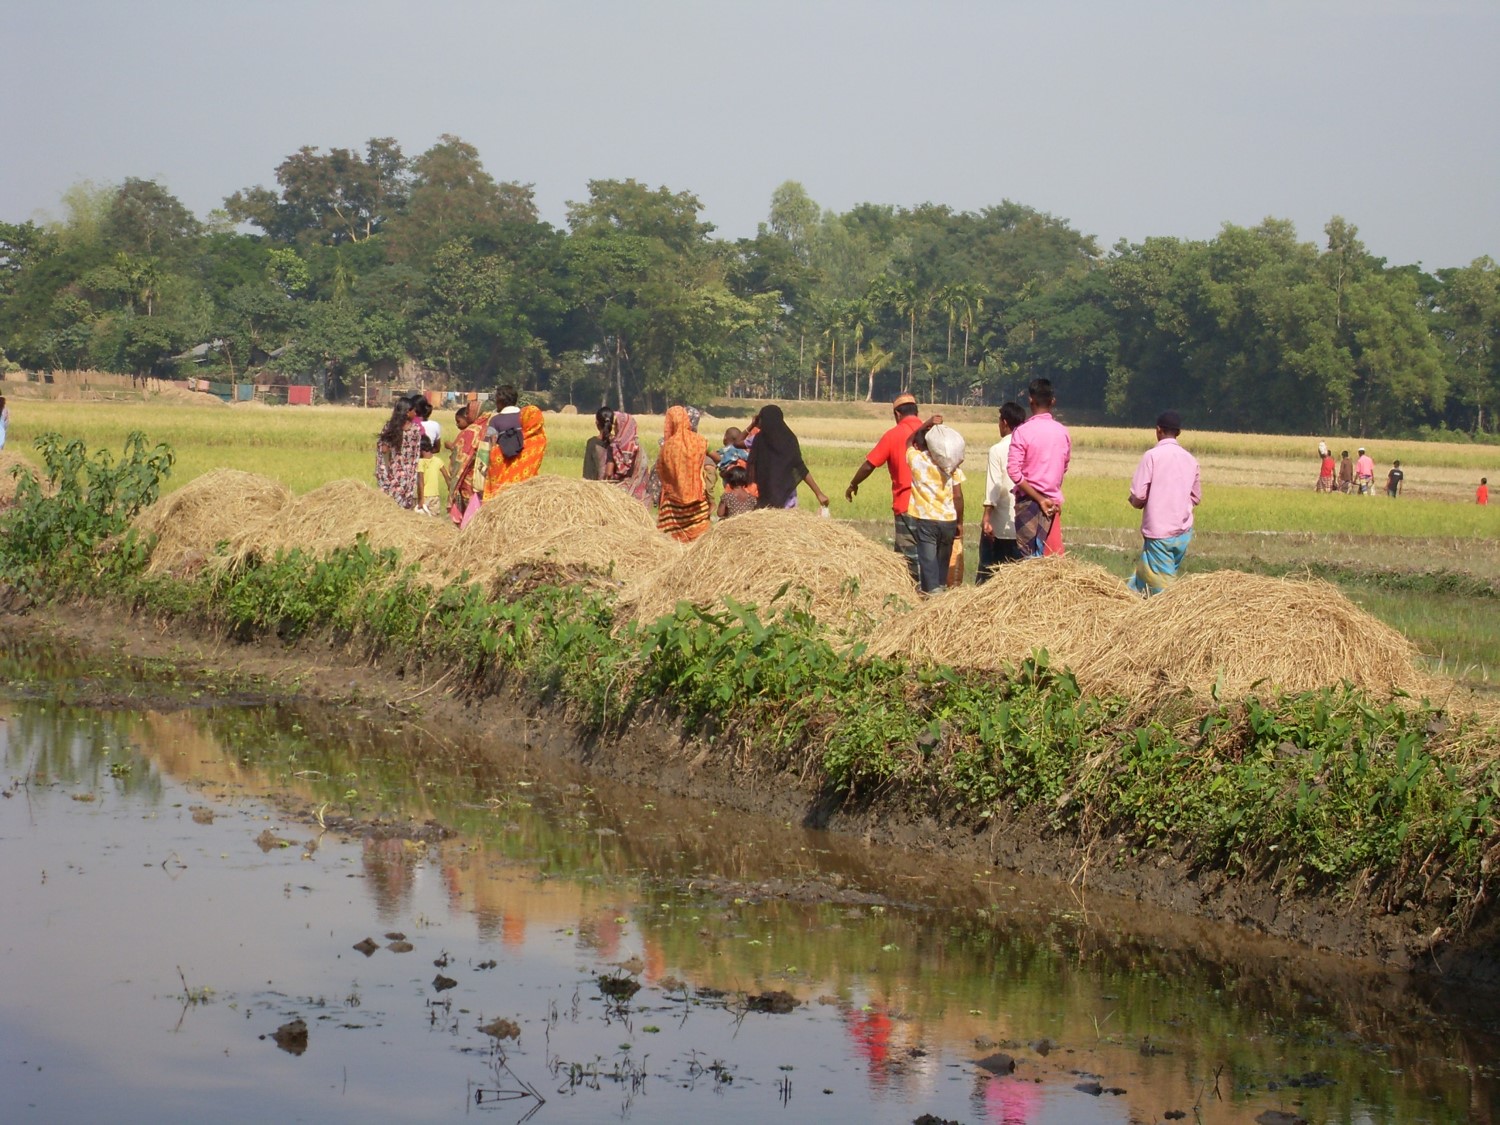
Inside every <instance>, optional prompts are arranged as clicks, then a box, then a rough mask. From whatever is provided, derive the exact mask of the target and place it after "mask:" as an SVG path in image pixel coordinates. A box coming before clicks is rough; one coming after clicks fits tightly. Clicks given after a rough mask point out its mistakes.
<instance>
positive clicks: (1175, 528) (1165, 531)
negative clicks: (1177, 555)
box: [1130, 437, 1203, 539]
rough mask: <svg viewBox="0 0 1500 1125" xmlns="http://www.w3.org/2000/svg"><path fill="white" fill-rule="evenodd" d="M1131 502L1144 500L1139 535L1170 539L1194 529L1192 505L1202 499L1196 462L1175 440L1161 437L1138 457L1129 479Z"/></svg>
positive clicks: (1149, 537)
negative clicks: (1133, 474) (1132, 474)
mask: <svg viewBox="0 0 1500 1125" xmlns="http://www.w3.org/2000/svg"><path fill="white" fill-rule="evenodd" d="M1130 495H1131V498H1132V499H1135V500H1144V501H1146V507H1145V508H1144V509H1143V510H1142V511H1141V536H1142V538H1145V539H1171V538H1173V537H1174V536H1178V535H1182V534H1184V533H1186V532H1189V531H1192V530H1193V506H1194V505H1195V504H1197V503H1198V502H1199V501H1200V500H1202V499H1203V488H1202V485H1201V484H1200V483H1199V477H1198V462H1197V460H1196V459H1195V458H1194V457H1193V455H1192V454H1191V453H1189V452H1188V451H1187V450H1186V449H1183V448H1182V446H1180V445H1178V444H1177V439H1176V438H1170V437H1164V438H1162V439H1161V441H1159V442H1157V443H1156V444H1155V445H1153V446H1152V447H1151V448H1150V449H1148V450H1146V452H1145V453H1144V454H1142V456H1141V463H1140V464H1139V465H1137V466H1136V467H1135V476H1133V477H1131V478H1130Z"/></svg>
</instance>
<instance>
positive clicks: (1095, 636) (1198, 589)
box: [870, 558, 1433, 710]
mask: <svg viewBox="0 0 1500 1125" xmlns="http://www.w3.org/2000/svg"><path fill="white" fill-rule="evenodd" d="M870 648H871V650H872V651H873V652H874V653H876V654H877V655H881V656H891V655H897V654H900V655H907V656H915V657H918V658H921V659H926V660H931V661H935V662H941V663H946V664H951V665H953V666H955V667H960V668H976V669H981V670H987V671H993V670H999V669H1002V668H1005V667H1007V666H1014V665H1015V664H1017V663H1019V662H1020V661H1021V660H1024V659H1025V658H1026V657H1027V656H1028V655H1029V654H1030V653H1031V652H1032V651H1033V650H1034V649H1046V651H1047V654H1048V656H1049V657H1050V658H1051V661H1052V663H1053V664H1055V665H1066V666H1067V667H1069V668H1071V669H1072V671H1073V672H1074V674H1075V675H1076V676H1077V677H1078V682H1079V685H1080V686H1081V687H1082V688H1083V689H1084V690H1085V691H1087V692H1089V693H1091V694H1098V695H1105V694H1118V695H1123V696H1125V697H1127V698H1130V699H1132V700H1134V701H1135V703H1136V705H1137V706H1138V707H1139V708H1141V709H1143V710H1149V709H1151V708H1152V707H1155V706H1158V705H1160V704H1162V703H1164V702H1165V701H1167V700H1168V699H1171V698H1179V697H1184V696H1185V697H1189V698H1192V699H1196V700H1198V701H1199V702H1200V703H1201V702H1204V701H1207V700H1208V699H1210V698H1211V697H1212V695H1213V693H1214V692H1215V691H1217V693H1218V695H1219V698H1221V699H1241V698H1244V697H1245V696H1247V695H1249V694H1251V693H1252V692H1261V691H1272V690H1276V689H1282V690H1286V691H1316V690H1318V689H1320V688H1325V687H1331V686H1335V685H1337V684H1340V683H1343V682H1344V681H1346V680H1347V681H1348V682H1350V683H1352V684H1354V685H1356V686H1357V687H1359V688H1362V689H1363V690H1365V691H1366V692H1368V693H1369V694H1370V695H1372V696H1374V697H1377V698H1389V697H1391V696H1392V695H1394V694H1396V693H1398V692H1405V693H1407V694H1410V695H1414V696H1421V695H1422V694H1423V693H1428V694H1430V693H1431V692H1432V689H1433V685H1432V683H1431V681H1430V680H1429V679H1428V678H1427V677H1425V676H1424V675H1423V674H1422V673H1421V672H1420V671H1419V670H1418V669H1417V667H1416V666H1415V663H1414V658H1415V655H1416V653H1415V649H1414V648H1413V647H1412V645H1411V643H1410V642H1409V641H1408V640H1407V639H1406V638H1405V637H1403V636H1402V635H1401V634H1400V633H1398V632H1396V631H1395V630H1394V629H1391V628H1390V627H1389V626H1387V625H1385V624H1383V623H1382V622H1380V621H1378V620H1376V619H1375V618H1373V617H1371V616H1370V615H1369V614H1368V613H1365V612H1364V611H1363V610H1362V609H1360V608H1359V607H1358V606H1356V605H1354V604H1353V603H1352V602H1350V601H1349V600H1348V599H1347V598H1345V597H1344V596H1343V595H1342V594H1341V593H1339V592H1338V590H1336V589H1335V588H1334V587H1332V586H1330V585H1328V584H1327V583H1324V582H1312V581H1305V580H1300V579H1288V578H1265V577H1261V576H1260V575H1254V574H1242V573H1240V572H1238V571H1227V570H1222V571H1217V572H1213V573H1209V574H1203V575H1191V576H1189V577H1186V578H1183V579H1181V580H1180V581H1178V582H1177V583H1175V584H1174V585H1173V586H1172V587H1170V588H1169V589H1168V590H1167V591H1166V592H1165V593H1163V594H1160V595H1158V596H1157V597H1154V598H1152V599H1150V600H1149V601H1142V600H1141V599H1139V598H1137V597H1136V596H1135V595H1134V594H1132V593H1130V592H1129V591H1128V589H1127V588H1126V587H1125V584H1124V583H1123V582H1122V581H1121V580H1120V579H1118V578H1116V577H1114V576H1113V575H1111V574H1110V573H1109V572H1108V571H1105V570H1103V569H1101V568H1100V567H1096V566H1092V565H1089V564H1087V563H1077V562H1073V561H1072V560H1070V559H1067V558H1060V559H1036V560H1027V561H1026V562H1023V563H1021V564H1019V565H1017V566H1009V567H1004V568H1002V569H1001V571H1000V572H999V574H997V575H996V576H995V578H993V579H991V580H990V582H988V583H987V584H986V585H984V586H980V587H966V588H964V589H961V590H954V591H950V592H948V593H945V594H943V595H941V596H939V597H937V598H935V599H932V600H931V601H928V602H926V603H924V604H923V605H922V606H921V607H920V608H918V609H917V610H916V611H915V612H913V613H911V614H908V615H907V616H905V617H902V618H897V619H896V620H894V621H891V622H889V623H887V624H886V625H885V626H884V627H883V628H881V629H880V630H878V631H877V632H876V633H875V634H874V635H873V636H872V637H871V639H870Z"/></svg>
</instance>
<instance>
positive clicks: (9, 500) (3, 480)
mask: <svg viewBox="0 0 1500 1125" xmlns="http://www.w3.org/2000/svg"><path fill="white" fill-rule="evenodd" d="M15 468H20V469H23V470H25V471H26V472H28V473H30V474H31V475H32V476H33V477H34V476H36V475H37V471H36V466H35V465H33V464H32V463H31V462H30V461H28V460H26V458H24V457H22V456H20V455H19V454H16V453H7V452H5V451H4V450H0V508H9V507H10V506H11V505H13V504H14V503H15V502H16V485H17V484H18V483H19V482H18V481H17V480H16V477H15V475H14V474H13V473H12V472H11V470H12V469H15ZM43 483H44V485H45V482H43Z"/></svg>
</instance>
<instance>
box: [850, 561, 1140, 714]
mask: <svg viewBox="0 0 1500 1125" xmlns="http://www.w3.org/2000/svg"><path fill="white" fill-rule="evenodd" d="M1140 610H1141V603H1140V599H1139V598H1138V597H1137V596H1136V595H1134V594H1132V593H1131V592H1130V591H1129V590H1128V589H1126V587H1125V584H1124V583H1123V582H1122V581H1120V579H1118V578H1116V577H1115V576H1114V575H1113V574H1110V573H1109V571H1107V570H1105V569H1103V568H1102V567H1098V566H1094V565H1092V564H1090V563H1082V562H1074V561H1073V560H1072V559H1069V558H1067V557H1066V556H1064V557H1061V558H1044V559H1028V560H1026V561H1025V562H1022V563H1019V564H1017V565H1015V566H1008V567H1005V568H1004V569H1003V570H1001V571H1000V573H999V574H998V575H996V576H995V577H994V578H992V579H991V580H990V581H989V582H986V583H985V584H984V585H983V586H961V587H959V588H958V589H955V590H949V591H947V592H945V593H942V594H939V595H938V596H937V597H934V598H929V599H927V600H926V601H924V602H923V603H922V604H921V605H920V606H918V607H917V609H916V610H914V611H913V612H911V613H909V614H906V615H904V616H902V617H897V618H895V619H894V620H891V621H889V622H887V623H886V624H885V625H884V626H883V627H881V628H880V629H878V630H877V631H876V632H875V633H874V634H873V635H872V636H871V637H870V640H869V645H870V651H871V652H873V653H874V654H875V655H877V656H895V655H904V656H915V657H920V658H923V659H926V660H930V661H933V662H937V663H943V664H950V665H953V666H954V667H957V668H978V669H982V670H985V671H998V670H1000V669H1002V668H1005V667H1008V666H1014V665H1016V664H1019V663H1020V662H1021V661H1022V660H1025V659H1026V657H1027V656H1029V655H1030V654H1031V652H1032V650H1033V649H1046V650H1047V654H1048V656H1049V657H1050V658H1051V660H1052V662H1053V663H1054V664H1066V665H1068V666H1069V667H1071V668H1072V669H1073V670H1074V671H1075V672H1077V673H1079V679H1080V681H1083V679H1084V675H1083V671H1082V668H1083V667H1084V666H1087V665H1089V664H1090V663H1091V655H1092V653H1094V652H1095V651H1096V650H1097V649H1099V648H1100V646H1101V645H1104V644H1107V643H1108V641H1109V638H1110V637H1111V635H1112V633H1113V631H1114V630H1115V628H1116V627H1117V623H1120V622H1124V621H1125V620H1128V619H1129V618H1131V617H1133V616H1134V615H1135V614H1138V613H1139V612H1140ZM1085 686H1088V685H1087V684H1085Z"/></svg>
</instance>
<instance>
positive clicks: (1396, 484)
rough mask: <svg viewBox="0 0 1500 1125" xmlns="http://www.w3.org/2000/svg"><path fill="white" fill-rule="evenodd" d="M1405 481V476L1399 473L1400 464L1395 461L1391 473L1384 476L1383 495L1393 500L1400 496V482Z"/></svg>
mask: <svg viewBox="0 0 1500 1125" xmlns="http://www.w3.org/2000/svg"><path fill="white" fill-rule="evenodd" d="M1405 479H1406V474H1405V473H1403V472H1402V471H1401V462H1400V461H1397V462H1396V463H1395V464H1394V465H1393V466H1392V467H1391V471H1390V472H1389V473H1387V474H1386V475H1385V494H1386V495H1387V496H1389V497H1390V498H1391V499H1392V500H1394V499H1395V498H1396V497H1397V496H1400V495H1401V482H1402V481H1404V480H1405Z"/></svg>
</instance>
